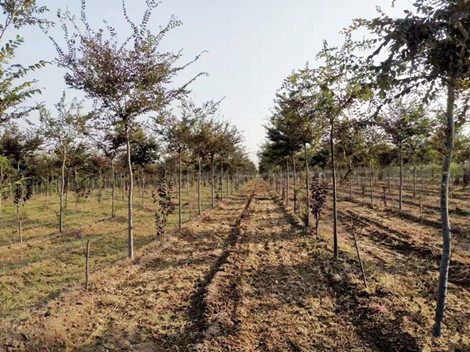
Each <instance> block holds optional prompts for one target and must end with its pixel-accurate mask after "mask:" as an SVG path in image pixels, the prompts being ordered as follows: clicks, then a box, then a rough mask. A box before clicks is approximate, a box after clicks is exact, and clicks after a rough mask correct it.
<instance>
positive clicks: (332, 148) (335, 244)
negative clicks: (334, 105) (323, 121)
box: [330, 119, 338, 258]
mask: <svg viewBox="0 0 470 352" xmlns="http://www.w3.org/2000/svg"><path fill="white" fill-rule="evenodd" d="M330 126H331V131H330V154H331V177H332V191H333V251H334V256H335V258H338V227H337V226H338V224H337V223H338V211H337V209H336V170H335V144H334V132H335V131H334V128H335V125H334V120H333V119H331V120H330Z"/></svg>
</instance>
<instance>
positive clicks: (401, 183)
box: [398, 142, 403, 211]
mask: <svg viewBox="0 0 470 352" xmlns="http://www.w3.org/2000/svg"><path fill="white" fill-rule="evenodd" d="M399 151H400V183H399V188H400V191H399V192H400V193H399V195H398V209H399V210H400V211H402V209H403V148H402V143H401V142H400V146H399Z"/></svg>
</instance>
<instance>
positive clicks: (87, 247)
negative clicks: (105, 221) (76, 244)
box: [85, 240, 90, 291]
mask: <svg viewBox="0 0 470 352" xmlns="http://www.w3.org/2000/svg"><path fill="white" fill-rule="evenodd" d="M89 260H90V240H88V241H86V252H85V290H87V291H88V277H89V275H90V271H89V265H88V264H89Z"/></svg>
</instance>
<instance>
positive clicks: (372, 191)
mask: <svg viewBox="0 0 470 352" xmlns="http://www.w3.org/2000/svg"><path fill="white" fill-rule="evenodd" d="M373 177H374V171H373V169H372V160H369V188H370V205H371V206H372V207H373V206H374V189H373V186H372V183H373Z"/></svg>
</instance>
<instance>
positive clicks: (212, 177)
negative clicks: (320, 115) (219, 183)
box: [211, 157, 215, 208]
mask: <svg viewBox="0 0 470 352" xmlns="http://www.w3.org/2000/svg"><path fill="white" fill-rule="evenodd" d="M214 183H215V166H214V157H211V207H212V208H213V207H214V205H215V202H214Z"/></svg>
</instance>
